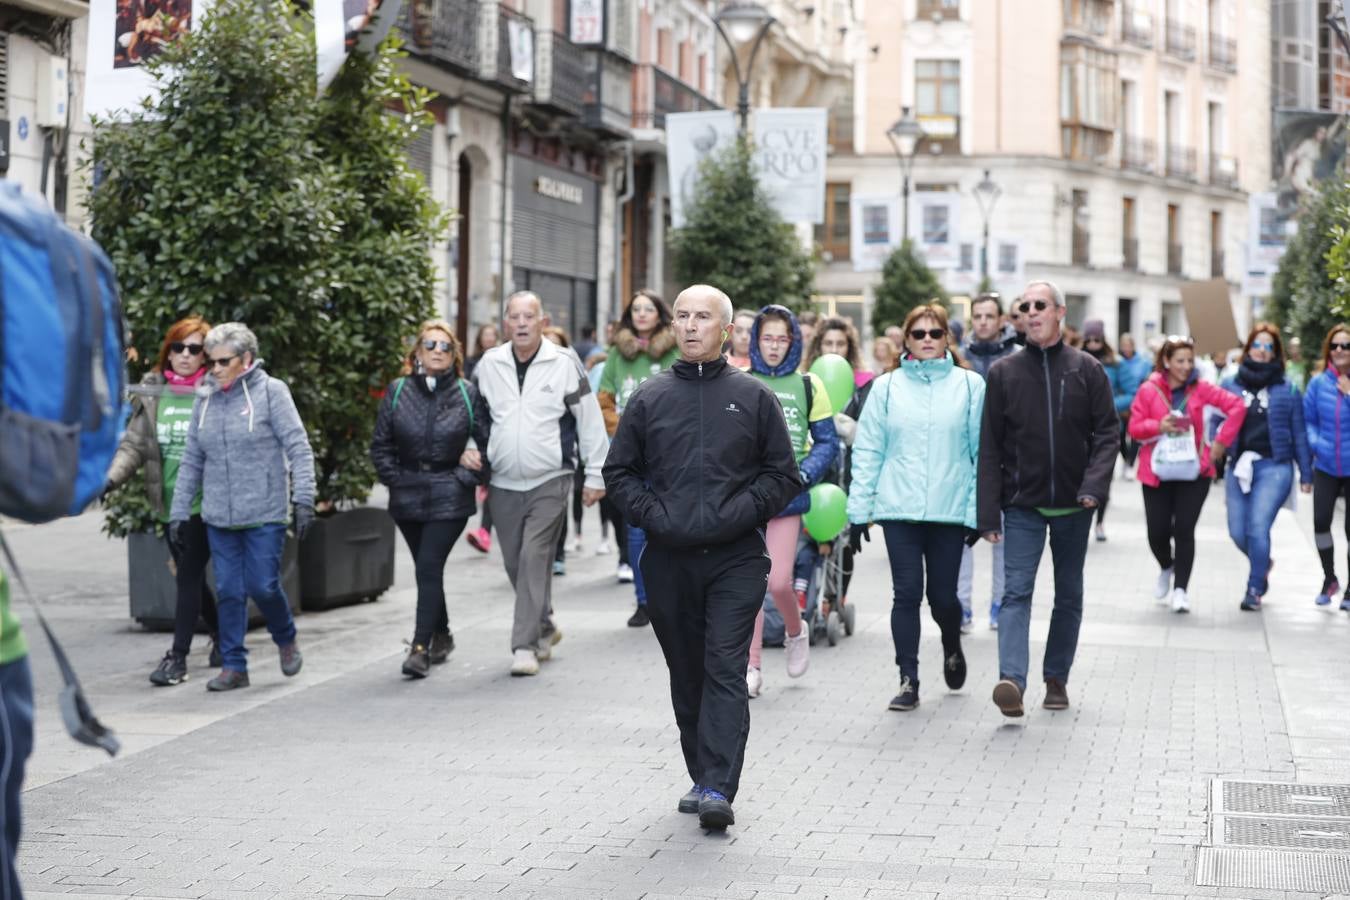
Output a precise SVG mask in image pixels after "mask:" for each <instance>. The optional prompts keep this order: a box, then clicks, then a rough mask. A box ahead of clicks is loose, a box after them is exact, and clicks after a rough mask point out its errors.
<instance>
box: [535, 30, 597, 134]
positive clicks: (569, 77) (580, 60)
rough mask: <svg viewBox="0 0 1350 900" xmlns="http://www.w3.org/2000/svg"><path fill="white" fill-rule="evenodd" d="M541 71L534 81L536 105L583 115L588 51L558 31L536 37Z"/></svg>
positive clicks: (574, 114)
mask: <svg viewBox="0 0 1350 900" xmlns="http://www.w3.org/2000/svg"><path fill="white" fill-rule="evenodd" d="M535 39H536V40H537V41H538V43H539V54H538V56H537V57H536V59H537V60H538V67H539V71H538V73H537V74H536V77H535V81H534V102H535V105H536V106H544V107H548V108H550V109H552V110H555V111H557V112H561V113H566V114H569V115H573V116H580V115H581V114H582V110H583V108H584V107H585V105H586V93H587V83H588V80H589V79H588V71H587V70H588V66H587V64H586V52H585V51H584V50H582V49H581V48H580V47H578V46H577V45H576V44H574V43H572V42H571V41H569V40H568V39H567V38H566V37H565V36H564V35H561V34H559V33H558V32H556V31H548V32H543V33H541V34H538V35H536V36H535Z"/></svg>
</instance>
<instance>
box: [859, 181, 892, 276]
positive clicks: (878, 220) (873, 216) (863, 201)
mask: <svg viewBox="0 0 1350 900" xmlns="http://www.w3.org/2000/svg"><path fill="white" fill-rule="evenodd" d="M849 217H850V219H851V220H852V221H851V222H850V223H849V224H850V229H849V256H850V257H852V261H853V271H855V272H878V271H880V270H881V267H882V266H883V265H885V263H886V258H887V257H888V256H890V255H891V252H892V251H894V250H895V248H896V247H898V246H899V245H900V199H899V198H898V197H896V196H895V195H894V194H890V195H873V196H867V195H858V194H854V195H853V196H852V197H850V198H849Z"/></svg>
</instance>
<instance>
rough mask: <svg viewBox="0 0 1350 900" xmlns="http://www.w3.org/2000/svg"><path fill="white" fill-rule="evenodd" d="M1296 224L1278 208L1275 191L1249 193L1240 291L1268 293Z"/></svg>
mask: <svg viewBox="0 0 1350 900" xmlns="http://www.w3.org/2000/svg"><path fill="white" fill-rule="evenodd" d="M1297 228H1298V223H1297V222H1296V221H1295V220H1294V219H1291V218H1289V216H1288V215H1286V214H1285V213H1284V212H1283V211H1282V210H1281V209H1280V195H1279V193H1278V192H1276V191H1267V192H1265V193H1261V194H1252V195H1251V196H1249V197H1248V198H1247V246H1246V266H1245V267H1244V270H1243V279H1242V291H1243V293H1244V294H1246V295H1247V296H1249V297H1264V296H1266V295H1267V294H1269V293H1270V284H1271V279H1272V278H1273V277H1274V275H1275V272H1276V271H1278V270H1279V268H1280V259H1281V258H1282V257H1283V256H1284V250H1285V246H1286V245H1287V244H1288V242H1289V237H1290V235H1291V233H1292V232H1293V231H1295V230H1297Z"/></svg>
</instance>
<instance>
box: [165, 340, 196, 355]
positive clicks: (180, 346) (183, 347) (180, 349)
mask: <svg viewBox="0 0 1350 900" xmlns="http://www.w3.org/2000/svg"><path fill="white" fill-rule="evenodd" d="M204 349H205V348H204V347H203V346H202V345H201V344H185V343H183V342H182V341H174V342H173V343H172V344H170V345H169V351H170V352H172V353H186V354H187V355H189V356H200V355H201V352H202V350H204Z"/></svg>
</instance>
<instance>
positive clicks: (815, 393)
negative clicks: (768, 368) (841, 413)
mask: <svg viewBox="0 0 1350 900" xmlns="http://www.w3.org/2000/svg"><path fill="white" fill-rule="evenodd" d="M750 374H751V375H753V376H754V377H755V378H758V379H759V380H760V381H762V382H764V383H765V384H766V385H768V386H769V390H771V391H773V393H774V396H776V397H777V398H778V402H779V403H780V404H782V406H783V417H784V418H785V419H787V427H788V436H789V437H791V438H792V450H793V452H794V453H796V454H797V462H801V461H802V460H803V459H805V458H806V454H807V452H809V451H810V449H811V423H813V422H819V421H820V420H821V419H828V418H830V417H831V416H832V415H834V412H833V411H832V410H831V408H830V395H829V394H828V393H826V391H825V382H823V381H821V380H820V376H819V375H815V374H808V375H802V374H801V373H799V372H793V373H792V374H790V375H761V374H759V373H758V372H752V373H750ZM804 378H810V379H811V408H810V409H809V410H808V409H807V408H806V382H805V381H804V380H803V379H804Z"/></svg>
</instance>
